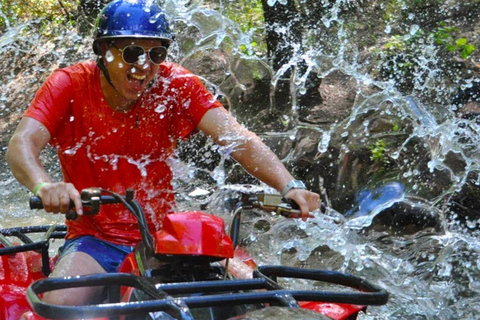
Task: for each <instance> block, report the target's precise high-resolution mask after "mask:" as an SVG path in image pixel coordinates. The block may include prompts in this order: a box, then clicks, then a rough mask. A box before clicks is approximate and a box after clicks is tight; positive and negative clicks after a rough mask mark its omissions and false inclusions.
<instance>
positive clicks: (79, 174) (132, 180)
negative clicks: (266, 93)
mask: <svg viewBox="0 0 480 320" xmlns="http://www.w3.org/2000/svg"><path fill="white" fill-rule="evenodd" d="M220 106H221V104H220V103H219V102H218V101H216V99H215V98H214V97H213V95H212V94H211V93H210V92H208V90H207V89H206V88H205V87H204V86H203V84H202V83H201V81H200V80H199V79H198V78H197V77H196V76H194V75H193V74H191V73H190V72H189V71H188V70H186V69H184V68H182V67H180V66H178V65H176V64H172V63H164V64H162V65H161V67H160V71H159V74H158V77H157V78H156V80H155V83H154V84H153V85H152V87H151V88H150V89H148V91H147V92H146V93H144V94H143V96H142V98H141V99H140V100H139V101H138V102H137V104H136V105H135V106H134V107H133V108H132V110H130V111H129V112H127V113H121V112H116V111H114V110H113V109H112V108H111V107H110V106H109V105H108V104H107V103H106V102H105V100H104V97H103V93H102V91H101V88H100V71H99V69H98V68H97V67H96V65H95V63H93V62H84V63H80V64H77V65H74V66H72V67H68V68H65V69H61V70H57V71H55V72H54V73H53V74H52V75H51V76H50V77H49V78H48V79H47V81H46V83H45V84H44V85H43V87H42V88H41V89H40V90H39V91H38V92H37V94H36V96H35V98H34V100H33V101H32V103H31V104H30V106H29V108H28V110H27V111H26V112H25V114H24V116H26V117H31V118H34V119H36V120H38V121H40V122H41V123H42V124H44V125H45V126H46V128H47V129H48V131H49V132H50V134H51V136H52V139H51V141H50V143H51V144H52V145H53V146H54V147H55V148H57V150H58V156H59V159H60V163H61V166H62V173H63V176H64V180H65V181H66V182H71V183H73V184H74V185H75V187H76V188H77V189H78V190H79V191H80V190H82V189H84V188H88V187H101V188H104V189H108V190H111V191H114V192H118V193H121V194H125V190H126V189H128V188H132V189H133V190H134V192H135V199H136V200H137V201H138V202H139V203H140V204H141V205H142V207H143V208H144V210H145V213H146V216H147V220H148V223H149V228H150V230H152V231H153V230H158V229H159V228H161V220H162V217H163V216H164V215H165V214H167V213H171V212H172V210H173V207H174V195H173V192H172V186H171V183H170V182H171V179H172V172H171V169H170V167H169V164H168V161H169V158H170V157H171V156H172V152H173V150H174V148H175V146H176V142H177V140H178V139H184V138H186V137H188V136H189V135H190V134H191V133H192V132H193V131H194V130H195V128H196V126H197V124H198V123H199V122H200V120H201V119H202V117H203V115H204V114H205V112H206V111H207V110H209V109H210V108H215V107H220ZM67 225H68V234H67V238H75V237H77V236H81V235H93V236H96V237H99V238H101V239H104V240H106V241H111V242H113V243H116V244H123V245H133V244H135V243H137V242H138V241H139V240H140V234H139V232H138V227H137V223H136V220H135V218H134V217H133V216H132V214H131V213H130V212H128V211H127V210H125V209H124V208H123V206H122V205H105V206H102V207H101V211H100V214H98V215H95V216H87V215H84V216H83V217H81V218H80V219H78V220H77V221H67Z"/></svg>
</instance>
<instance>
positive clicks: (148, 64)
mask: <svg viewBox="0 0 480 320" xmlns="http://www.w3.org/2000/svg"><path fill="white" fill-rule="evenodd" d="M161 46H162V42H161V41H160V40H150V39H127V38H126V39H117V40H115V41H114V42H113V43H110V44H107V43H105V44H104V47H103V50H104V61H105V66H106V67H107V69H108V72H109V75H110V78H111V80H112V83H113V85H114V86H115V89H116V93H115V94H116V95H117V97H115V99H116V100H122V101H124V102H126V103H128V102H130V101H134V100H137V99H138V98H139V97H140V96H141V94H142V93H143V92H144V91H145V89H146V88H147V86H148V84H149V83H150V82H151V81H152V80H153V79H154V77H155V75H156V74H157V72H158V69H159V65H158V62H159V60H156V59H155V53H157V55H156V56H157V57H158V48H157V47H161ZM139 47H140V48H139ZM142 48H143V50H142ZM152 48H156V49H152ZM150 50H152V52H151V54H150V55H149V51H150ZM165 53H166V52H165ZM150 56H152V58H153V59H154V61H153V62H152V61H151V59H150ZM137 58H138V59H137ZM125 60H127V61H125ZM154 62H156V63H157V64H155V63H154Z"/></svg>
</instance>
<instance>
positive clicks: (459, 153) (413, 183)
mask: <svg viewBox="0 0 480 320" xmlns="http://www.w3.org/2000/svg"><path fill="white" fill-rule="evenodd" d="M219 2H220V3H216V2H214V1H212V2H209V3H207V2H202V1H173V0H166V1H165V2H164V7H165V8H166V11H167V14H168V15H169V18H170V19H171V20H172V22H173V25H174V28H175V32H176V38H177V40H176V42H175V43H174V44H173V48H172V51H171V53H170V57H169V58H170V59H173V60H175V61H177V62H179V63H181V64H182V65H184V66H186V67H187V68H189V69H191V70H192V71H193V72H194V73H197V74H199V75H200V76H201V78H202V79H203V80H204V82H205V84H206V86H207V87H208V88H209V89H211V90H212V92H214V94H215V95H216V97H217V98H218V99H220V100H221V101H222V102H223V103H224V104H225V106H227V107H228V108H229V109H230V110H231V111H232V113H233V114H234V115H236V116H237V118H238V119H239V121H240V122H242V123H245V124H246V125H247V126H248V127H249V128H251V129H252V130H253V131H256V132H258V133H259V135H260V136H261V137H262V138H263V139H264V141H265V142H266V143H267V144H268V145H269V146H270V147H271V148H272V149H273V150H274V151H275V152H276V153H277V154H278V155H279V156H280V158H281V159H283V160H284V161H285V163H286V165H287V166H289V168H291V169H292V170H293V172H294V174H295V175H296V176H298V177H299V178H302V179H304V180H306V181H307V182H308V183H309V185H310V186H311V187H312V188H313V189H315V190H317V191H318V190H320V191H321V190H326V192H324V193H323V194H322V196H323V198H324V201H328V203H330V204H331V208H329V209H328V211H327V213H326V214H324V215H323V214H320V213H316V216H315V218H314V219H310V220H309V221H307V222H300V221H294V220H285V219H283V218H279V217H276V216H271V215H262V216H261V218H259V217H258V216H256V215H252V216H248V217H246V218H245V219H244V221H245V224H246V226H245V229H244V230H243V231H242V232H243V233H242V234H243V236H244V237H243V242H244V244H245V245H247V246H248V248H249V250H250V252H251V253H252V254H253V255H254V256H255V257H256V258H257V259H258V261H259V262H260V263H269V264H272V263H281V264H286V265H296V266H305V267H311V268H325V269H333V270H339V271H343V272H349V273H352V274H356V275H359V276H361V277H365V278H367V279H369V280H370V281H372V282H374V283H377V284H379V285H380V286H382V287H384V288H385V289H386V290H387V291H389V292H390V294H391V300H390V302H389V303H388V304H387V305H386V306H381V307H371V308H369V310H368V314H367V315H361V316H360V318H361V319H406V318H413V319H476V318H477V317H478V310H479V308H480V302H479V301H480V299H479V294H480V282H479V281H478V279H479V278H480V277H479V276H480V274H479V273H480V259H479V256H480V254H479V253H480V242H479V241H478V239H479V237H478V236H479V232H478V228H479V227H480V214H479V213H478V210H475V207H476V204H477V203H476V202H475V201H474V199H476V198H479V197H478V192H477V191H476V189H478V185H479V184H480V176H479V175H478V171H479V168H478V163H479V161H478V157H479V150H478V146H479V145H480V141H479V139H480V138H479V137H480V135H478V132H479V131H480V127H479V125H478V124H477V123H476V122H475V120H472V119H465V118H462V117H459V116H458V112H459V109H461V106H459V105H458V104H454V103H453V102H452V98H451V97H452V96H453V95H454V94H455V93H456V92H457V91H458V90H463V91H465V90H468V89H471V88H472V87H474V86H475V80H476V78H475V76H471V75H470V76H469V77H467V76H466V75H465V74H467V75H468V72H463V73H462V72H460V71H458V70H460V69H461V68H460V67H459V68H457V69H451V68H448V67H447V65H449V63H447V62H448V61H450V60H445V56H446V55H447V53H445V52H446V51H445V50H444V49H443V48H442V47H441V46H439V45H438V44H437V43H436V42H435V37H438V35H439V34H440V33H439V32H440V31H441V30H443V31H445V28H444V29H441V26H439V27H438V28H436V29H435V28H433V29H432V28H430V29H429V25H428V23H427V22H428V19H429V17H428V14H429V11H428V10H427V9H428V8H427V9H425V10H423V11H422V10H420V9H422V8H415V7H412V2H411V1H406V0H404V1H396V3H397V5H395V6H394V5H392V3H393V2H388V1H347V0H336V1H329V2H328V3H327V2H326V1H313V2H312V3H315V4H317V5H312V3H309V2H308V1H299V8H300V11H301V13H302V16H304V17H306V18H305V19H306V20H305V21H306V23H305V25H304V30H302V31H303V37H302V41H301V42H300V43H298V42H296V43H294V44H292V52H293V53H292V56H291V57H290V59H288V61H286V62H285V63H284V64H283V66H282V67H280V68H279V69H277V70H273V69H272V68H271V67H269V64H268V62H266V59H265V57H264V56H262V55H259V54H256V53H255V51H254V50H253V46H252V43H254V42H255V43H258V41H257V39H256V38H255V37H257V35H256V33H255V32H253V31H251V32H243V31H242V29H241V27H240V26H238V25H237V24H235V23H234V22H233V21H232V20H230V19H229V18H227V12H226V11H223V10H225V9H222V8H220V7H221V6H222V5H223V7H226V6H228V5H232V4H231V3H230V2H231V1H230V2H228V1H227V2H225V1H219ZM287 3H289V1H287V0H282V1H275V0H269V1H267V4H268V6H272V7H273V6H282V5H287ZM445 3H446V2H445ZM468 3H469V2H468V1H467V2H463V4H462V3H460V2H458V6H457V7H459V8H460V7H462V8H466V7H467V6H468ZM215 6H218V8H215V9H216V10H213V9H214V7H215ZM451 7H452V8H448V7H447V5H446V4H443V2H442V4H440V5H439V7H438V8H437V9H438V10H436V14H438V15H439V16H440V17H442V15H447V14H448V13H449V12H450V13H452V14H455V13H456V12H457V11H452V12H451V11H449V10H456V9H455V6H451ZM0 10H1V8H0ZM385 10H387V11H388V13H389V17H390V18H388V19H389V20H383V17H384V12H385ZM459 10H460V9H459ZM403 11H405V12H407V14H403V15H402V12H403ZM380 13H381V14H380ZM431 14H433V13H431ZM379 15H381V16H382V19H380V20H375V19H378V16H379ZM0 16H1V17H3V16H4V15H3V13H1V14H0ZM395 17H397V18H395ZM431 19H432V21H433V18H431ZM466 19H474V17H473V16H472V15H468V16H467V18H466ZM475 21H476V20H471V21H470V22H471V24H474V23H475ZM40 25H41V21H32V22H27V23H18V24H8V25H7V26H6V32H4V33H3V35H2V36H1V38H0V56H1V58H2V61H9V64H8V65H5V66H3V67H2V72H1V73H0V78H1V81H0V93H1V94H0V96H1V106H0V114H1V115H2V117H1V118H0V127H1V128H2V146H1V150H2V154H3V153H4V152H5V150H6V146H7V142H8V139H9V138H10V136H11V135H12V133H13V130H14V127H15V124H16V123H17V122H18V120H19V118H20V116H21V114H22V112H23V111H24V110H25V107H26V106H27V105H28V103H29V101H30V100H31V99H32V97H33V95H34V93H35V91H36V90H37V89H38V88H39V86H40V85H41V83H42V82H43V81H44V80H45V78H46V77H47V76H48V75H49V74H50V73H51V72H52V71H53V70H54V69H56V68H58V67H63V66H66V65H70V64H72V63H75V62H77V61H81V60H86V59H93V58H94V57H93V53H92V52H91V50H90V48H91V39H90V36H89V35H88V36H86V35H84V34H82V33H80V32H79V31H78V30H76V29H74V28H73V27H71V26H69V25H66V26H65V27H64V28H62V29H61V30H56V31H55V32H56V33H55V37H51V38H48V37H42V36H41V34H40ZM283 28H284V29H279V31H282V30H283V31H286V30H287V29H288V26H283ZM372 35H373V36H375V37H377V39H376V40H375V41H372ZM241 48H246V49H245V50H242V49H241ZM107 59H108V57H107ZM292 69H293V70H295V72H292V73H291V76H290V78H289V79H288V81H289V83H288V92H289V94H290V95H291V96H292V97H291V104H290V105H289V104H287V103H285V105H287V107H285V105H283V104H279V103H278V102H277V103H276V101H278V100H275V99H272V96H273V95H274V93H275V90H276V89H277V88H278V87H279V86H280V84H281V82H282V81H284V80H285V78H286V77H287V75H288V74H289V70H292ZM311 74H314V75H315V77H316V78H320V79H322V83H321V85H320V88H318V90H319V91H320V95H321V99H319V100H318V101H317V100H315V99H314V98H312V99H310V100H312V101H311V102H312V103H311V105H309V106H308V108H307V111H308V112H305V113H304V114H302V112H303V111H302V110H305V105H302V103H304V102H302V99H301V97H302V96H304V95H308V94H309V91H308V88H307V87H308V85H309V82H310V81H311V80H310V79H311V78H309V75H311ZM262 88H263V91H262ZM317 93H318V92H317ZM252 96H253V98H252ZM303 101H304V100H303ZM282 102H283V101H282ZM157 111H158V112H159V113H160V114H161V113H163V112H164V110H163V109H162V106H158V110H157ZM279 114H280V115H279ZM72 121H75V119H72ZM192 143H193V145H194V147H190V148H191V149H189V147H188V145H186V144H185V145H184V144H182V145H181V147H180V152H179V155H180V158H181V160H177V159H176V160H173V159H172V163H171V164H172V167H173V170H174V173H175V181H174V186H175V188H176V192H177V193H178V197H177V198H178V200H179V207H180V208H191V207H200V206H204V205H205V204H206V203H207V204H208V203H210V204H211V205H210V206H208V208H209V210H210V211H212V212H213V213H215V214H219V215H222V216H224V217H225V218H226V220H227V221H228V220H229V218H230V216H229V214H228V213H225V212H221V211H222V210H223V209H221V206H219V207H218V208H217V207H215V206H214V205H212V204H218V203H219V202H222V201H221V200H219V199H224V194H222V192H221V191H212V190H217V189H218V186H222V185H224V184H230V183H245V182H252V180H251V178H250V177H248V176H247V175H245V174H244V173H241V170H240V168H239V167H238V165H235V164H234V163H233V162H232V161H231V159H230V158H229V154H230V153H231V148H234V147H235V146H234V145H233V146H230V147H228V148H218V147H216V146H214V145H213V144H212V143H211V142H210V141H208V140H207V141H205V140H204V139H202V138H201V137H195V138H194V139H193V141H192ZM195 146H197V147H195ZM198 146H201V147H198ZM71 152H72V153H74V152H75V148H74V149H72V150H71ZM205 155H207V157H206V160H204V161H197V159H203V158H204V156H205ZM182 157H183V159H182ZM42 160H43V163H45V165H46V167H47V168H48V170H49V172H50V174H51V175H52V176H53V178H54V179H57V180H59V179H61V173H60V169H59V166H58V161H57V160H56V156H55V151H54V150H52V149H47V150H46V151H45V152H44V153H43V154H42ZM110 160H111V161H113V162H114V160H115V155H112V156H111V159H110ZM127 160H129V161H131V162H132V163H137V164H138V167H139V170H141V172H146V171H145V167H146V166H148V164H149V162H150V161H155V159H150V158H148V157H146V158H142V159H141V160H140V161H137V162H135V161H134V160H133V159H127ZM0 176H1V181H0V187H1V189H0V195H2V200H1V203H2V206H1V209H0V216H1V217H2V222H1V227H9V226H14V225H24V224H44V223H51V222H59V221H61V220H59V217H58V216H50V215H45V214H38V213H34V212H31V211H29V210H26V207H27V201H28V196H29V195H28V193H26V192H25V189H23V188H22V187H20V186H19V185H18V183H17V182H16V181H15V180H14V179H13V178H12V176H11V174H10V172H9V170H8V168H7V167H6V165H5V164H4V163H3V164H1V167H0ZM320 176H321V177H322V179H320ZM390 182H397V183H398V184H399V185H401V186H402V187H403V188H404V189H402V193H401V194H402V196H401V197H391V198H388V199H387V200H385V201H383V202H380V201H379V202H378V203H377V202H374V201H376V200H379V199H381V198H382V196H383V195H384V193H382V190H384V189H382V187H384V186H385V184H386V183H390ZM262 188H263V186H262ZM372 190H373V191H372ZM200 191H201V192H200ZM362 191H363V192H364V195H365V194H367V195H368V194H370V195H372V196H371V197H370V198H368V199H370V200H368V201H370V202H368V203H367V202H361V200H362V199H360V196H359V195H360V193H361V192H362ZM369 192H370V193H369ZM207 195H209V196H207ZM363 199H366V198H363ZM364 201H366V200H364ZM372 203H373V204H374V205H372V208H371V209H368V210H366V209H365V207H366V204H372ZM362 209H363V210H362ZM347 212H350V213H351V215H346V214H345V213H347ZM294 285H295V284H294ZM296 285H298V284H296ZM301 285H303V284H301Z"/></svg>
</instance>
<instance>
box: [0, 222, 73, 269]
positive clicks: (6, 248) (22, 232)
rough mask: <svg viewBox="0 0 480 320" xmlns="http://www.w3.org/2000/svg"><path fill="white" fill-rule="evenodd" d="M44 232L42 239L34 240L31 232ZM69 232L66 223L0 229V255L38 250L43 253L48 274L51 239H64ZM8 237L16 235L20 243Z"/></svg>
mask: <svg viewBox="0 0 480 320" xmlns="http://www.w3.org/2000/svg"><path fill="white" fill-rule="evenodd" d="M35 233H44V234H43V236H42V239H41V240H38V241H33V240H32V239H31V237H29V236H28V235H29V234H35ZM66 234H67V226H65V225H45V226H27V227H16V228H8V229H0V243H1V244H2V245H3V247H2V248H0V256H2V255H7V254H15V253H20V252H27V251H37V252H39V253H41V255H42V272H43V274H44V275H45V276H48V275H49V274H50V272H51V270H50V263H49V255H48V248H49V246H50V240H51V239H63V238H65V235H66ZM7 237H16V238H17V239H19V240H20V242H21V243H20V244H12V243H11V242H10V241H9V240H8V239H7Z"/></svg>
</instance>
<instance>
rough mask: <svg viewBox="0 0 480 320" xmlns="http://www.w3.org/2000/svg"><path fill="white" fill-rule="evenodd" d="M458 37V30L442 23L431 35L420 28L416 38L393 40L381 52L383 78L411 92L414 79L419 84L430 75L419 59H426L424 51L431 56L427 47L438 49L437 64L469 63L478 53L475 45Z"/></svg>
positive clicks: (412, 35)
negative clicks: (422, 76)
mask: <svg viewBox="0 0 480 320" xmlns="http://www.w3.org/2000/svg"><path fill="white" fill-rule="evenodd" d="M457 33H458V30H457V28H456V27H454V26H449V25H447V24H446V23H445V22H442V23H440V24H439V26H438V27H437V28H434V29H432V30H430V31H426V30H423V29H420V28H419V29H418V30H417V31H416V32H415V33H414V34H410V33H408V34H406V35H398V34H397V35H394V36H392V37H390V39H389V41H388V42H387V43H386V44H385V45H384V47H383V50H381V51H380V52H379V55H380V59H381V61H382V65H381V68H380V72H381V75H382V77H383V78H384V79H392V80H395V81H396V83H397V86H398V87H399V88H400V89H402V90H403V91H405V92H408V91H409V90H410V89H411V86H412V82H413V81H414V79H415V78H417V80H418V76H419V74H421V73H422V72H423V71H425V72H428V70H426V69H425V70H423V71H422V68H428V65H422V63H421V62H420V61H419V59H418V57H425V50H429V51H430V52H432V51H431V49H425V48H427V47H436V48H438V50H437V53H436V55H437V57H436V60H437V62H438V61H440V60H442V59H443V60H445V61H448V60H450V59H451V58H452V56H456V57H459V58H462V59H468V58H469V57H470V56H471V55H472V53H473V52H474V51H475V50H476V48H475V45H474V44H471V43H469V41H468V40H467V39H466V38H464V37H458V36H457Z"/></svg>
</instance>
